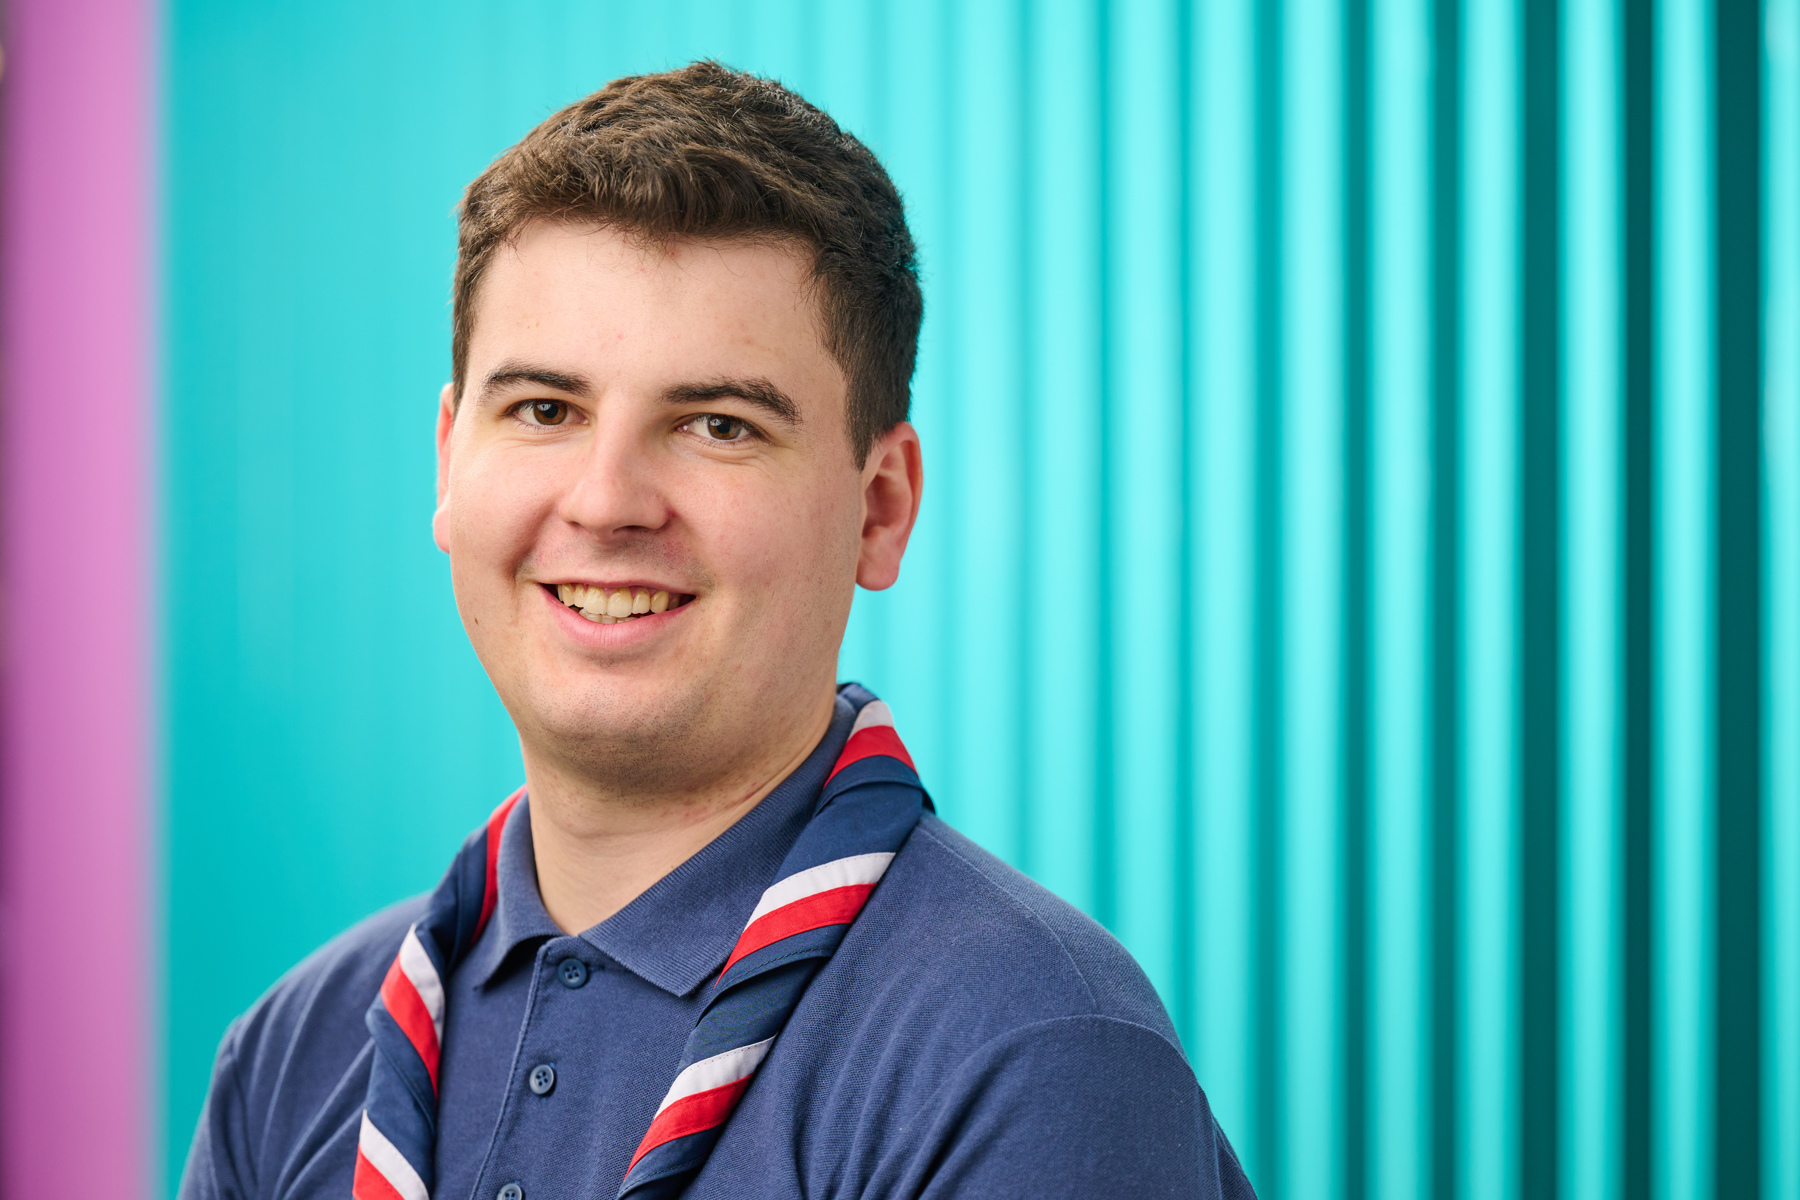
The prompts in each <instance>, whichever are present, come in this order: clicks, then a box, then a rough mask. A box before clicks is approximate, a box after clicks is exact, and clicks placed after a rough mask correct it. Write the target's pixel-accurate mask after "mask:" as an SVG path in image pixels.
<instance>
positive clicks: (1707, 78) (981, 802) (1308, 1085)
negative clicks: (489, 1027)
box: [0, 0, 1800, 1200]
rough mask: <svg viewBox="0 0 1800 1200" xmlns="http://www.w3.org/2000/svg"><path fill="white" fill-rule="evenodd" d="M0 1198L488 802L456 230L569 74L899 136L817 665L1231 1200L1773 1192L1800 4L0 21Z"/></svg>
mask: <svg viewBox="0 0 1800 1200" xmlns="http://www.w3.org/2000/svg"><path fill="white" fill-rule="evenodd" d="M4 46H5V51H6V71H5V75H4V79H3V80H0V105H3V120H4V126H3V131H4V138H5V142H4V160H3V165H0V189H3V192H4V197H3V203H0V521H3V522H4V542H3V553H4V570H5V579H4V589H5V590H4V593H3V596H0V603H3V613H0V616H3V620H4V623H5V641H4V652H5V660H4V666H5V676H4V725H3V727H0V734H3V736H4V742H3V748H4V762H3V768H0V784H3V787H4V793H3V805H0V925H3V927H0V1154H3V1158H0V1185H3V1189H4V1194H5V1195H7V1196H19V1197H24V1196H35V1197H62V1196H71V1197H74V1196H79V1197H84V1198H99V1197H143V1196H151V1195H156V1196H166V1195H169V1194H170V1193H171V1192H172V1190H173V1187H174V1182H175V1180H176V1179H177V1178H178V1176H179V1172H180V1168H181V1164H182V1160H183V1156H184V1154H185V1150H186V1145H187V1141H188V1138H189V1136H190V1133H191V1131H192V1128H193V1124H194V1120H195V1117H196V1115H197V1112H198V1108H199V1105H200V1103H201V1100H202V1097H203V1096H204V1094H205V1089H206V1084H207V1077H208V1071H209V1067H210V1062H211V1057H212V1053H213V1050H214V1047H215V1045H216V1044H217V1041H218V1039H219V1037H220V1035H221V1034H222V1032H223V1031H224V1028H225V1026H226V1024H227V1022H228V1021H229V1020H230V1019H231V1018H232V1017H233V1016H234V1015H236V1014H237V1013H238V1012H240V1011H242V1010H243V1009H244V1008H245V1007H246V1006H247V1005H248V1004H250V1003H251V1002H252V1001H253V1000H254V999H255V998H256V996H257V995H258V994H259V993H261V992H262V991H263V989H265V988H266V987H268V985H269V984H270V983H272V982H273V981H274V980H275V979H276V978H277V976H278V975H279V974H280V973H281V972H282V971H283V970H284V969H286V968H287V967H288V966H289V965H291V964H292V963H294V962H295V961H296V960H298V959H299V958H300V957H301V956H302V955H304V954H305V953H307V952H308V951H309V950H310V949H312V948H313V947H314V946H316V945H318V944H319V943H320V942H322V941H323V940H324V939H326V938H327V937H329V936H330V935H332V934H333V933H335V932H337V931H338V930H340V929H342V928H343V927H345V926H346V925H348V924H349V923H351V922H352V921H354V920H355V919H357V918H358V917H360V916H362V915H364V914H366V913H368V912H369V911H371V910H373V909H375V908H376V907H378V906H381V905H384V904H387V903H389V902H391V901H393V900H396V899H399V898H400V897H403V896H406V895H408V894H411V893H414V892H417V891H420V890H423V889H425V888H428V887H429V886H431V885H432V884H433V883H434V882H435V880H436V879H437V878H438V875H439V873H440V872H441V871H442V869H443V866H444V864H445V863H446V862H447V861H448V860H449V857H450V855H451V854H452V853H453V851H454V848H455V847H456V845H457V844H458V842H459V841H460V839H461V838H462V837H463V836H464V834H465V833H466V832H467V831H468V830H469V829H470V828H472V827H473V826H474V825H475V824H476V823H477V822H478V821H479V820H480V819H481V817H482V816H483V815H484V814H485V813H486V812H487V811H488V810H489V808H490V807H491V806H492V805H493V804H494V803H495V802H497V801H498V800H499V799H500V798H501V797H502V796H504V794H505V793H506V792H507V791H508V790H510V789H511V788H512V787H513V786H515V785H516V783H517V782H518V781H519V779H520V767H519V761H518V752H517V747H516V744H515V741H514V738H513V735H512V731H511V728H510V726H509V724H508V722H507V719H506V717H505V714H504V712H503V711H502V710H501V708H500V706H499V704H498V703H497V701H496V700H495V698H494V696H493V694H492V692H491V690H490V688H489V687H488V685H487V682H486V680H485V678H484V676H483V675H482V673H481V670H480V667H479V665H478V664H477V662H476V661H475V659H474V657H473V655H472V653H471V652H470V650H469V648H468V646H467V643H466V641H465V639H464V637H463V635H462V632H461V629H460V627H459V624H458V622H457V618H456V614H455V610H454V607H453V604H452V600H451V596H450V589H449V581H448V572H447V569H446V565H445V561H444V559H443V558H442V557H441V556H440V555H439V554H438V552H437V551H436V550H435V549H434V548H433V546H432V544H431V540H430V536H429V529H428V518H429V514H430V509H431V505H432V465H433V464H432V448H431V430H432V420H433V413H434V404H435V398H436V392H437V388H438V387H439V385H440V384H441V383H442V381H443V380H444V379H445V378H446V377H447V375H448V370H449V360H448V345H449V328H448V324H449V323H448V311H449V310H448V294H449V286H448V285H449V278H450V270H451V263H452V258H453V253H454V221H453V216H452V208H453V206H454V205H455V203H456V201H457V199H458V195H459V192H460V190H461V188H462V187H463V185H464V184H465V183H466V182H467V181H468V180H469V179H470V178H472V177H473V176H474V175H475V174H476V173H477V172H478V171H479V170H480V169H481V168H482V167H483V166H484V164H486V163H487V162H488V161H489V160H490V159H491V158H492V157H493V156H494V155H495V154H497V153H498V152H499V151H501V150H502V149H504V148H505V147H506V146H508V145H509V144H511V143H512V142H513V141H515V140H516V139H517V138H518V137H520V136H521V135H522V134H523V133H524V132H525V131H526V130H528V129H529V128H531V127H532V126H533V125H534V124H536V123H537V122H538V121H540V120H541V119H543V118H544V117H545V116H547V115H548V114H549V113H551V112H552V111H554V110H555V109H556V108H558V107H560V106H561V105H563V104H565V103H567V102H569V101H571V100H573V99H575V98H577V97H579V96H581V95H583V94H585V93H587V92H589V91H591V90H593V89H595V88H597V87H598V86H600V85H601V84H602V83H604V82H605V81H607V80H608V79H611V78H613V77H614V76H617V75H621V74H626V73H632V72H640V71H650V70H658V69H662V68H666V67H672V66H676V65H679V64H682V63H684V62H687V61H689V60H691V59H694V58H698V57H717V58H720V59H722V60H724V61H725V62H727V63H730V64H732V65H734V66H738V67H742V68H746V69H749V70H753V71H757V72H760V73H765V74H769V75H772V76H775V77H778V78H780V79H781V80H783V81H784V82H786V83H788V84H789V85H791V86H793V87H795V88H797V89H798V90H799V91H800V92H802V93H803V94H804V95H806V96H807V97H808V98H809V99H811V100H812V101H814V102H815V103H817V104H818V105H820V106H821V107H823V108H825V109H827V110H828V111H829V112H831V113H832V115H833V116H835V117H836V118H837V119H838V120H839V121H840V122H841V123H842V124H844V125H845V126H846V127H847V128H849V129H850V130H852V131H854V132H855V133H856V134H857V135H858V136H860V137H861V138H863V139H864V140H865V141H866V142H867V143H868V144H869V145H870V146H871V147H872V148H873V149H874V150H875V151H876V152H877V153H878V154H879V155H880V156H881V157H882V159H883V160H884V161H885V162H886V163H887V164H888V167H889V169H890V170H891V172H892V173H893V175H894V177H895V179H896V181H897V182H898V183H899V185H900V187H901V189H902V190H903V191H904V193H905V195H906V197H907V200H908V204H909V209H910V212H911V219H912V223H913V228H914V231H915V234H916V235H917V237H918V240H919V243H920V245H921V247H922V261H923V270H924V277H925V286H926V293H927V305H928V310H927V318H926V325H925V333H924V343H923V346H922V353H921V357H920V363H919V370H918V376H917V379H916V387H915V399H914V405H915V419H916V421H917V424H918V426H919V428H920V430H921V432H922V434H923V436H924V440H925V446H926V455H927V464H928V468H929V470H928V476H929V486H928V489H927V493H926V501H925V508H924V513H923V516H922V522H921V526H920V529H919V531H918V534H917V536H916V538H915V540H914V543H913V548H912V551H911V553H910V554H909V556H908V559H907V565H906V570H905V573H904V577H903V578H902V580H901V582H900V584H899V585H898V586H897V587H896V588H894V589H893V590H892V591H890V592H887V593H882V594H864V595H861V596H859V598H858V601H857V607H856V611H855V615H854V618H853V620H852V625H851V630H850V634H849V637H848V640H847V642H846V644H845V647H844V651H843V660H842V673H843V676H844V677H845V678H856V679H860V680H863V681H864V682H866V683H868V684H869V685H870V686H871V687H873V688H874V689H875V690H876V691H877V692H878V693H880V694H881V695H882V696H883V697H884V698H886V699H888V700H889V701H890V702H891V703H892V704H893V707H894V710H895V712H896V714H897V716H898V719H899V723H900V725H901V727H902V728H903V729H904V731H905V735H906V738H907V743H908V746H909V747H910V748H911V749H912V750H913V752H914V754H915V756H916V758H917V760H918V762H919V765H920V767H921V769H922V773H923V775H924V777H925V779H926V781H927V784H928V786H930V787H931V789H932V792H933V795H934V796H935V798H936V801H937V803H938V806H939V808H940V810H941V811H942V813H943V814H944V815H945V816H946V817H947V818H948V819H949V820H950V821H951V822H952V823H954V824H956V825H957V826H959V827H960V828H961V829H962V830H963V831H965V832H966V833H968V834H970V835H971V836H973V837H974V838H975V839H976V840H978V841H979V842H981V843H982V844H983V845H985V846H986V847H988V848H989V849H991V850H992V851H994V852H995V853H997V854H999V855H1001V856H1002V857H1004V858H1005V859H1007V860H1008V861H1010V862H1012V863H1014V864H1016V865H1017V866H1019V867H1020V868H1022V869H1024V870H1025V871H1027V872H1029V873H1031V874H1032V875H1033V876H1035V877H1036V878H1038V879H1039V880H1041V881H1042V882H1044V883H1045V884H1046V885H1048V886H1049V887H1051V888H1053V889H1054V890H1055V891H1057V892H1058V893H1059V894H1061V895H1062V896H1064V897H1066V898H1067V899H1068V900H1070V901H1072V902H1074V903H1075V904H1078V905H1080V906H1081V907H1082V908H1084V909H1085V910H1086V911H1088V912H1089V913H1091V914H1093V915H1094V916H1095V917H1096V918H1098V919H1099V920H1100V921H1102V922H1104V923H1105V924H1106V925H1107V926H1108V927H1109V928H1110V929H1112V930H1113V931H1114V932H1115V933H1117V935H1118V936H1119V937H1120V938H1121V939H1122V940H1123V941H1124V942H1125V943H1126V945H1127V946H1129V947H1130V949H1131V950H1132V952H1133V953H1134V954H1136V956H1137V957H1138V959H1139V961H1140V962H1142V963H1143V965H1144V967H1145V968H1146V970H1147V971H1148V972H1149V974H1150V976H1151V978H1152V979H1153V980H1154V981H1155V983H1156V985H1157V987H1158V988H1159V989H1160V991H1161V994H1162V996H1163V999H1164V1001H1165V1002H1166V1004H1167V1005H1168V1007H1169V1009H1170V1011H1171V1013H1172V1014H1173V1015H1174V1018H1175V1021H1176V1024H1177V1025H1178V1027H1179V1028H1180V1031H1181V1035H1182V1038H1183V1041H1184V1044H1185V1046H1186V1049H1187V1052H1188V1054H1189V1056H1190V1057H1191V1059H1192V1061H1193V1063H1194V1066H1195V1069H1196V1070H1197V1072H1198V1073H1199V1076H1200V1079H1201V1082H1202V1084H1203V1085H1204V1087H1205V1088H1206V1090H1207V1092H1208V1094H1209V1096H1210V1098H1211V1100H1212V1103H1213V1105H1214V1107H1215V1109H1216V1110H1217V1112H1218V1115H1219V1117H1220V1119H1221V1121H1222V1123H1223V1125H1224V1128H1225V1129H1226V1130H1227V1131H1228V1133H1229V1135H1230V1136H1231V1138H1232V1140H1233V1141H1234V1142H1235V1144H1236V1146H1237V1148H1238V1150H1239V1152H1240V1154H1241V1155H1242V1156H1243V1158H1244V1161H1245V1163H1246V1166H1247V1167H1248V1170H1249V1173H1250V1176H1251V1178H1252V1180H1253V1181H1254V1183H1255V1184H1256V1186H1257V1188H1258V1190H1259V1193H1260V1194H1261V1195H1262V1196H1264V1197H1265V1198H1267V1200H1289V1198H1292V1200H1301V1198H1305V1200H1313V1198H1341V1200H1365V1198H1379V1200H1408V1198H1413V1197H1419V1198H1424V1197H1430V1198H1433V1200H1450V1198H1459V1200H1460V1198H1467V1200H1512V1198H1514V1197H1530V1198H1534V1200H1535V1198H1541V1197H1566V1198H1574V1197H1594V1198H1614V1197H1617V1198H1620V1200H1640V1198H1641V1200H1650V1198H1651V1197H1655V1198H1657V1200H1703V1198H1717V1200H1745V1198H1756V1197H1770V1198H1776V1197H1780V1198H1783V1200H1800V0H1760V2H1759V0H1717V2H1716V3H1706V2H1704V0H1654V2H1651V0H1645V2H1641V3H1640V2H1636V0H1632V2H1627V0H1255V2H1253V0H1197V2H1194V3H1182V2H1179V0H1131V2H1119V3H1105V2H1104V0H1101V2H1096V0H1085V2H1079V3H1078V2H1075V0H1035V2H1028V0H960V2H955V3H952V2H949V0H915V2H913V3H905V4H902V3H895V2H876V0H738V2H736V3H723V2H702V0H664V2H662V3H658V4H626V3H615V2H610V0H608V2H599V0H594V2H586V3H577V2H573V0H510V2H504V3H503V2H497V0H488V2H475V0H438V2H437V3H433V4H423V3H416V2H412V0H356V2H354V3H350V2H345V0H313V2H312V3H309V4H305V5H289V4H276V3H267V2H261V0H236V2H215V0H161V3H156V2H155V0H9V2H8V3H7V4H6V6H5V39H4Z"/></svg>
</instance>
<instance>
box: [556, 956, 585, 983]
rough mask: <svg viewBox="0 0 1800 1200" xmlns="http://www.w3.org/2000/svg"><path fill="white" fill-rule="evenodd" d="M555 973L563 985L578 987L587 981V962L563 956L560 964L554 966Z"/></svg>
mask: <svg viewBox="0 0 1800 1200" xmlns="http://www.w3.org/2000/svg"><path fill="white" fill-rule="evenodd" d="M556 974H557V975H558V977H560V978H561V979H562V981H563V986H564V987H567V988H578V987H580V986H581V985H582V984H584V983H586V982H587V977H588V968H587V964H586V963H584V962H582V961H581V960H580V959H579V958H565V959H563V960H562V966H560V967H558V968H556Z"/></svg>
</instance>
